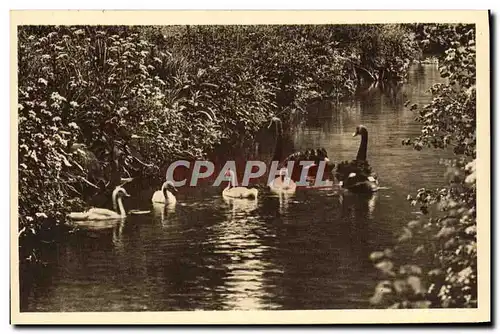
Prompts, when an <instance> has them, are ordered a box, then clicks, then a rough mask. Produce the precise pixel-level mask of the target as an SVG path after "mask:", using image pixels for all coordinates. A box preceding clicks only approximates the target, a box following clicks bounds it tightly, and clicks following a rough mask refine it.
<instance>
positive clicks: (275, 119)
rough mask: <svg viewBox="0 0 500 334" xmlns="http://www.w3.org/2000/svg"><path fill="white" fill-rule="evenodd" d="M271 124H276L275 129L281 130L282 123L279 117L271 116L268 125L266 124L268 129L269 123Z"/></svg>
mask: <svg viewBox="0 0 500 334" xmlns="http://www.w3.org/2000/svg"><path fill="white" fill-rule="evenodd" d="M273 124H275V125H276V131H278V132H279V133H282V132H283V123H282V122H281V119H280V118H278V117H276V116H275V117H273V118H271V122H269V125H268V126H267V128H268V129H269V128H270V127H271V125H273Z"/></svg>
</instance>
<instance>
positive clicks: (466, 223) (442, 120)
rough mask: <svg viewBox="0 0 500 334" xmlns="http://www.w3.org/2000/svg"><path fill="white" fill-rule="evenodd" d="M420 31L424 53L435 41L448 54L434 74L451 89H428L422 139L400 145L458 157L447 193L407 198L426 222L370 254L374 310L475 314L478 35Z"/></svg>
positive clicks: (451, 28)
mask: <svg viewBox="0 0 500 334" xmlns="http://www.w3.org/2000/svg"><path fill="white" fill-rule="evenodd" d="M422 31H424V32H425V34H424V35H423V37H425V39H424V40H423V41H422V42H421V44H422V45H424V46H425V45H428V43H429V41H438V43H439V45H440V46H441V47H442V48H443V49H444V50H445V51H444V53H443V54H442V55H441V56H440V57H439V69H440V73H441V76H443V77H445V78H448V80H449V82H448V83H446V84H437V85H434V86H433V87H432V88H431V92H432V94H433V100H432V101H431V103H430V104H428V105H426V106H424V107H423V108H422V109H421V110H420V111H419V115H418V116H417V120H418V121H420V122H421V123H422V124H423V126H422V132H421V134H420V136H419V137H418V138H414V139H412V140H410V139H408V140H405V141H404V142H403V144H406V145H413V147H414V148H415V149H417V150H421V149H422V148H423V147H424V146H429V147H434V148H441V149H444V148H446V147H448V146H453V149H454V152H455V154H456V155H457V157H456V159H453V160H450V161H445V162H444V163H445V164H446V165H447V172H446V178H447V181H448V185H447V186H446V187H443V188H439V189H435V190H434V189H425V188H422V189H420V190H419V191H418V192H417V194H416V196H414V197H413V196H411V195H409V196H408V200H409V201H411V204H412V205H418V206H419V207H420V210H421V212H422V213H423V215H422V216H421V217H420V218H418V219H416V220H413V221H410V222H409V223H408V224H407V226H406V227H404V228H403V231H402V234H401V235H400V237H399V239H398V241H397V244H396V246H395V247H394V249H393V250H390V249H388V250H386V251H384V252H380V251H379V252H374V253H372V256H371V258H372V260H373V261H374V262H376V267H377V268H378V269H379V270H380V271H381V272H382V273H383V275H384V276H385V278H386V279H385V280H384V281H382V282H380V283H379V284H378V285H377V287H376V289H375V294H374V295H373V297H372V299H371V302H372V303H374V304H377V305H385V306H389V307H393V308H420V307H455V308H456V307H477V245H476V242H477V240H476V226H477V224H476V223H477V222H476V170H475V163H476V161H475V156H476V116H475V115H476V107H475V106H476V93H475V47H474V45H475V31H474V29H473V28H471V27H470V26H467V27H464V26H462V25H446V26H435V25H430V26H429V27H424V29H423V30H422ZM413 109H417V108H415V106H414V107H413Z"/></svg>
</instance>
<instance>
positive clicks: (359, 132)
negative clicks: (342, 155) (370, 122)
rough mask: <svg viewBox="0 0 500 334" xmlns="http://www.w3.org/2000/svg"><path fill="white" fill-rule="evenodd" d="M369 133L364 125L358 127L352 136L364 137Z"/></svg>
mask: <svg viewBox="0 0 500 334" xmlns="http://www.w3.org/2000/svg"><path fill="white" fill-rule="evenodd" d="M367 133H368V130H367V129H366V128H365V126H364V125H358V126H357V127H356V131H355V132H354V133H353V134H352V136H353V137H356V136H357V135H364V134H367Z"/></svg>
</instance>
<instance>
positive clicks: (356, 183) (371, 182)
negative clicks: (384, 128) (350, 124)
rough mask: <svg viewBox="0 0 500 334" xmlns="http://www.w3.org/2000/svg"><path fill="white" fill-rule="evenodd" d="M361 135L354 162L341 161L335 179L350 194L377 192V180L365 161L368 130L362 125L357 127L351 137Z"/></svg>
mask: <svg viewBox="0 0 500 334" xmlns="http://www.w3.org/2000/svg"><path fill="white" fill-rule="evenodd" d="M358 135H361V143H360V145H359V149H358V154H357V156H356V159H355V160H352V161H343V162H341V163H339V164H338V166H337V171H336V173H335V177H336V178H337V180H339V181H340V182H339V183H340V186H341V187H342V188H344V189H347V190H349V191H351V192H358V193H372V192H375V191H377V190H378V179H377V176H376V174H374V173H372V169H371V167H370V164H369V163H368V161H367V160H366V152H367V150H368V130H367V129H366V127H364V126H363V125H358V126H357V127H356V131H355V132H354V134H353V137H355V136H358Z"/></svg>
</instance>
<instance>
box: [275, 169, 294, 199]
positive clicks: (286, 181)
mask: <svg viewBox="0 0 500 334" xmlns="http://www.w3.org/2000/svg"><path fill="white" fill-rule="evenodd" d="M269 189H270V190H271V191H272V192H274V193H279V194H280V193H288V194H292V193H294V192H295V190H296V189H297V184H296V183H295V182H294V181H293V180H292V179H291V178H290V176H289V175H288V169H287V168H281V169H280V170H279V176H278V177H277V178H275V179H274V180H272V181H271V182H270V183H269Z"/></svg>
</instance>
